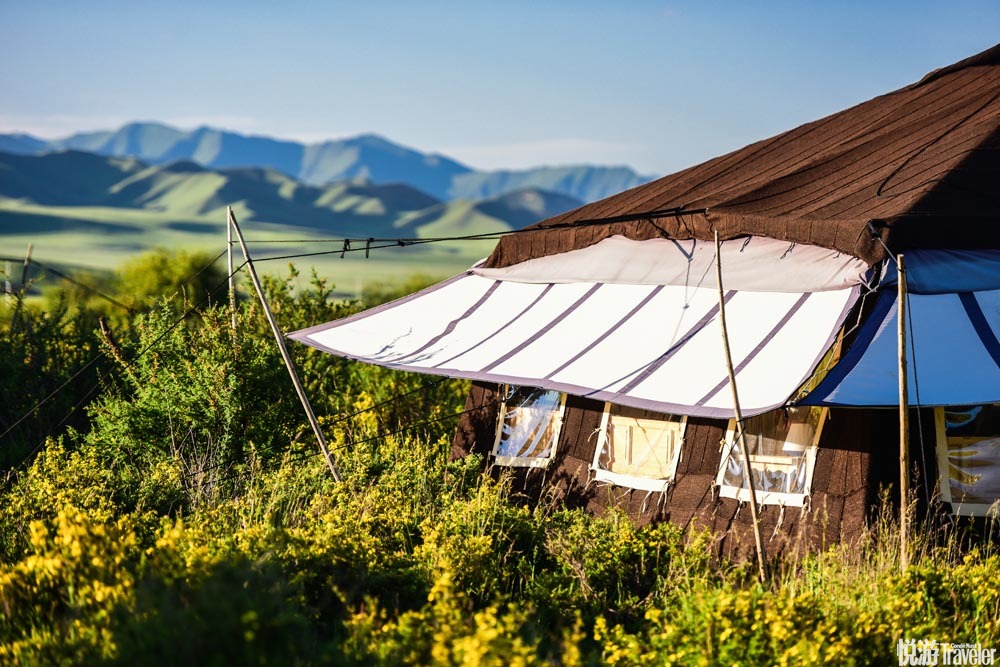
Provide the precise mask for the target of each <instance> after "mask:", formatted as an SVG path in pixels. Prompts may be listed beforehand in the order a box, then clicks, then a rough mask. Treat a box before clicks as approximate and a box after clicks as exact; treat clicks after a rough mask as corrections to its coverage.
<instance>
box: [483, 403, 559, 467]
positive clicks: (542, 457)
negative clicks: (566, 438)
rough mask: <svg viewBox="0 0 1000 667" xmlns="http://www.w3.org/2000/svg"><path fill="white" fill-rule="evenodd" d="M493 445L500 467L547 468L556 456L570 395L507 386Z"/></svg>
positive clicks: (494, 456)
mask: <svg viewBox="0 0 1000 667" xmlns="http://www.w3.org/2000/svg"><path fill="white" fill-rule="evenodd" d="M504 391H505V395H506V398H505V399H504V401H503V403H502V404H501V406H500V421H499V425H498V426H497V435H496V440H495V441H494V443H493V460H494V462H495V463H497V464H499V465H505V466H520V467H528V468H544V467H546V466H548V465H549V462H550V461H551V460H552V457H553V456H554V455H555V451H556V443H557V442H558V441H559V429H560V427H561V426H562V415H563V411H564V410H565V408H566V395H565V394H561V393H559V392H558V391H548V390H545V389H535V388H533V387H514V386H506V387H504Z"/></svg>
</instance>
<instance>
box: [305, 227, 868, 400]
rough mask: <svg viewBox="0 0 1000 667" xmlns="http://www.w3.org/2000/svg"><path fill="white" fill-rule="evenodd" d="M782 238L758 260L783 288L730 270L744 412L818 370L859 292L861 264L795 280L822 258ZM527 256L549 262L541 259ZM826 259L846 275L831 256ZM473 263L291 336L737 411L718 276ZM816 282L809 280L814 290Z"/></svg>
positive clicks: (479, 371) (494, 377) (550, 385)
mask: <svg viewBox="0 0 1000 667" xmlns="http://www.w3.org/2000/svg"><path fill="white" fill-rule="evenodd" d="M642 243H643V244H645V243H649V242H642ZM656 243H659V242H656ZM668 243H669V242H668ZM745 243H746V242H745V241H744V240H737V241H730V242H727V243H726V244H724V245H725V247H726V248H727V251H726V252H727V255H724V257H723V271H724V278H723V280H724V282H725V281H726V278H725V275H728V273H727V272H728V268H727V265H726V256H728V255H734V254H738V253H739V249H740V246H743V245H744V244H745ZM598 245H600V244H598ZM781 246H782V247H783V251H782V252H783V253H786V256H785V258H784V259H774V260H773V261H772V262H771V263H770V264H767V265H757V272H758V273H761V274H768V275H769V276H770V280H771V283H772V284H774V285H777V284H778V283H779V282H780V283H783V284H785V285H787V287H786V289H787V290H788V291H784V292H779V291H751V290H740V289H739V287H738V284H739V282H740V281H739V280H736V281H734V282H735V283H736V284H730V283H728V282H725V287H726V289H727V292H726V294H725V302H726V316H727V324H728V329H729V335H730V346H731V349H732V354H733V361H734V364H735V367H736V373H737V375H736V378H737V383H738V385H739V391H740V402H741V404H742V408H743V411H744V413H745V414H747V415H753V414H759V413H762V412H766V411H768V410H771V409H773V408H775V407H778V406H780V405H783V404H784V403H785V402H786V401H787V400H788V398H789V397H790V396H791V395H792V394H793V393H794V392H795V391H796V389H797V388H798V387H799V386H800V385H801V384H802V383H803V382H804V381H805V380H806V379H807V378H808V377H809V376H810V375H811V374H812V372H813V369H814V368H815V366H816V364H817V363H818V361H819V359H820V358H821V357H822V355H823V354H824V352H825V351H826V350H827V349H828V348H829V347H830V345H831V343H832V342H833V340H834V338H835V336H836V334H837V331H838V330H839V329H840V327H841V325H842V324H843V321H844V318H845V317H846V315H847V312H848V311H849V310H850V308H851V306H852V305H853V304H854V302H855V300H856V298H857V294H858V289H857V284H858V282H859V281H860V277H858V274H857V272H856V271H855V272H854V276H855V277H854V280H853V281H849V280H846V279H843V278H835V279H834V280H833V282H832V283H831V282H830V281H827V282H826V283H823V284H824V285H825V287H823V288H822V291H801V287H802V283H803V281H801V280H799V279H798V274H799V273H813V274H815V273H816V272H817V268H816V267H815V266H813V265H814V264H815V263H817V262H819V260H817V259H816V257H815V256H813V255H811V254H810V253H808V252H805V251H804V250H800V249H802V248H804V247H803V246H798V247H792V246H789V245H788V244H786V243H782V244H781ZM645 247H646V246H643V248H645ZM747 247H748V246H747ZM587 250H590V249H585V250H583V251H573V252H571V253H565V254H563V255H555V256H553V260H552V261H555V262H563V261H566V260H567V256H568V255H574V254H575V253H579V252H586V251H587ZM824 252H825V251H824ZM795 255H799V256H801V257H803V258H804V261H798V260H795V259H792V256H795ZM830 255H836V253H830ZM570 259H572V258H570ZM829 260H830V262H831V263H834V262H840V261H841V260H842V256H838V257H832V256H831V257H830V258H829ZM532 262H533V263H534V268H535V269H541V271H542V273H545V271H547V270H548V269H547V267H546V266H545V265H544V262H545V259H542V260H532ZM661 262H662V264H664V266H662V267H654V268H655V270H656V271H658V272H660V273H661V274H663V275H665V274H667V273H670V272H673V273H674V275H678V274H679V273H681V272H683V271H685V270H686V267H687V266H688V265H689V261H688V259H687V258H686V257H685V255H684V254H683V253H663V255H662V260H661ZM782 262H783V263H782ZM619 263H621V260H619ZM626 263H627V262H626ZM735 263H736V260H734V264H735ZM820 263H822V262H820ZM525 264H527V262H526V263H525ZM667 265H673V266H672V267H671V266H667ZM516 268H517V267H512V269H516ZM855 268H857V267H852V268H851V270H852V271H854V269H855ZM533 270H534V269H533ZM821 270H822V271H823V272H826V273H827V274H829V275H838V270H837V269H835V268H831V267H829V266H828V267H823V268H822V269H821ZM841 270H842V269H841ZM475 271H476V270H470V271H469V272H468V273H466V274H463V275H460V276H456V277H455V278H452V279H450V280H447V281H445V282H443V283H440V284H438V285H435V286H433V287H430V288H427V289H426V290H423V291H421V292H418V293H416V294H413V295H410V296H408V297H406V298H404V299H400V300H398V301H395V302H392V303H390V304H386V305H384V306H380V307H378V308H373V309H371V310H368V311H365V312H363V313H359V314H357V315H354V316H352V317H348V318H345V319H343V320H337V321H334V322H329V323H327V324H323V325H320V326H316V327H312V328H310V329H304V330H302V331H298V332H295V333H293V334H290V336H289V337H290V338H293V339H295V340H298V341H300V342H303V343H306V344H307V345H312V346H314V347H317V348H319V349H321V350H325V351H327V352H330V353H332V354H336V355H339V356H343V357H347V358H351V359H357V360H360V361H366V362H369V363H373V364H378V365H382V366H387V367H390V368H397V369H400V370H407V371H414V372H418V373H430V374H434V375H446V376H451V377H462V378H471V379H477V380H483V381H488V382H497V383H506V384H513V385H524V386H531V387H539V388H543V389H551V390H557V391H562V392H566V393H570V394H575V395H580V396H587V397H590V398H594V399H597V400H603V401H609V402H612V403H616V404H620V405H627V406H632V407H636V408H645V409H649V410H655V411H657V412H666V413H671V414H685V415H702V416H710V417H728V416H730V415H731V414H732V410H733V406H732V399H731V396H730V392H729V390H728V380H727V372H726V366H725V361H724V355H723V351H722V334H721V331H720V325H719V317H718V316H719V300H718V292H717V287H716V285H715V280H714V274H713V276H712V277H711V278H709V277H706V276H704V275H699V276H698V277H697V280H694V279H692V281H691V282H689V283H684V284H672V283H671V284H628V283H618V282H604V281H600V280H581V281H575V282H567V283H558V282H554V281H550V282H519V281H517V279H516V271H513V270H512V271H511V272H510V275H509V276H506V277H505V279H494V278H493V277H486V276H483V275H477V273H476V272H475ZM709 273H712V272H709ZM820 282H821V281H815V280H814V281H812V282H811V283H810V284H809V287H812V288H816V289H818V288H819V283H820ZM708 283H710V284H708ZM845 283H846V284H845ZM796 290H799V291H796Z"/></svg>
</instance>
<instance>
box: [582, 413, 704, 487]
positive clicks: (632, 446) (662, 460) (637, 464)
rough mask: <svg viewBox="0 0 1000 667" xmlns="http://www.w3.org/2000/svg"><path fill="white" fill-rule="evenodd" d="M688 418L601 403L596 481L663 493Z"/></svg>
mask: <svg viewBox="0 0 1000 667" xmlns="http://www.w3.org/2000/svg"><path fill="white" fill-rule="evenodd" d="M686 424H687V417H674V416H672V415H667V414H662V413H657V412H650V411H648V410H637V409H635V408H628V407H624V406H621V405H614V404H611V403H605V404H604V416H603V418H602V420H601V430H600V436H599V439H598V443H597V450H596V452H595V453H594V463H593V465H592V466H591V468H592V469H593V470H594V472H595V478H596V479H597V480H599V481H604V482H610V483H612V484H617V485H619V486H628V487H631V488H634V489H643V490H646V491H666V489H667V486H668V485H669V484H670V482H671V481H672V480H673V479H674V473H675V472H676V470H677V461H678V459H679V458H680V452H681V443H682V441H683V439H684V427H685V425H686Z"/></svg>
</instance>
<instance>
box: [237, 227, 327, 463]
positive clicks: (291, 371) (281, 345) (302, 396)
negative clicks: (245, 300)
mask: <svg viewBox="0 0 1000 667" xmlns="http://www.w3.org/2000/svg"><path fill="white" fill-rule="evenodd" d="M226 212H227V214H228V216H229V224H230V225H231V226H232V229H233V231H235V232H236V236H237V238H238V239H239V241H240V248H242V250H243V258H244V259H245V260H246V263H247V269H248V270H249V271H250V280H251V282H253V287H254V289H255V290H256V291H257V296H258V297H259V298H260V303H261V305H262V306H263V307H264V315H265V316H266V317H267V323H268V324H270V325H271V333H273V334H274V340H275V341H277V343H278V349H279V350H281V358H282V359H283V360H284V362H285V368H287V369H288V375H289V376H291V378H292V384H294V385H295V393H296V394H298V396H299V400H300V401H301V402H302V407H303V409H304V410H305V411H306V417H308V419H309V425H310V426H312V430H313V433H315V434H316V441H317V442H318V443H319V448H320V450H322V452H323V456H324V457H326V464H327V465H328V466H329V467H330V472H331V473H332V474H333V479H335V480H336V481H338V482H339V481H341V479H340V473H339V472H338V471H337V464H336V463H334V461H333V457H332V456H331V455H330V449H329V447H327V445H326V438H324V437H323V431H322V430H320V427H319V422H318V421H317V420H316V414H315V413H314V412H313V409H312V405H311V404H310V403H309V398H308V397H307V396H306V391H305V389H304V388H303V387H302V382H301V381H300V380H299V375H298V373H296V372H295V364H294V363H292V357H291V355H290V354H288V348H287V347H286V346H285V337H284V336H283V335H282V333H281V329H279V328H278V323H277V322H276V321H275V319H274V314H273V313H272V312H271V307H270V306H269V305H268V303H267V297H266V296H265V295H264V288H263V287H261V284H260V278H258V277H257V270H256V269H255V268H254V266H253V260H251V259H250V251H249V250H247V243H246V240H245V239H244V238H243V232H242V231H240V225H239V223H237V222H236V216H235V215H234V214H233V209H232V207H227V209H226Z"/></svg>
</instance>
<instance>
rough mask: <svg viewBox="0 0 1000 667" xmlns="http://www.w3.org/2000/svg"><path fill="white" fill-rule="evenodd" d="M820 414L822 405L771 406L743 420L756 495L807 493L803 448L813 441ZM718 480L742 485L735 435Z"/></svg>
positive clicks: (810, 445) (807, 471)
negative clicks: (770, 409)
mask: <svg viewBox="0 0 1000 667" xmlns="http://www.w3.org/2000/svg"><path fill="white" fill-rule="evenodd" d="M823 416H824V409H823V408H817V407H810V408H807V407H799V408H787V409H783V410H775V411H773V412H768V413H765V414H762V415H758V416H756V417H751V418H749V419H747V420H746V421H745V422H744V423H745V427H746V442H747V451H748V452H749V454H750V457H749V458H750V467H751V469H752V470H753V481H754V488H755V489H756V491H757V493H758V494H759V495H760V494H774V493H783V494H808V493H809V487H810V481H811V480H810V479H809V477H810V472H811V470H810V465H809V463H810V462H809V457H808V456H807V452H808V450H809V448H810V447H812V446H813V445H814V444H815V443H816V439H817V438H816V436H817V431H818V430H819V428H820V426H821V424H822V419H823ZM732 437H734V438H735V435H733V436H732ZM722 484H723V485H725V486H731V487H735V488H743V487H744V486H745V484H744V481H743V455H742V453H741V452H740V449H739V440H738V439H737V441H736V442H735V443H733V446H732V449H731V450H730V454H729V458H728V460H727V461H726V468H725V473H724V474H723V476H722Z"/></svg>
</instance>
